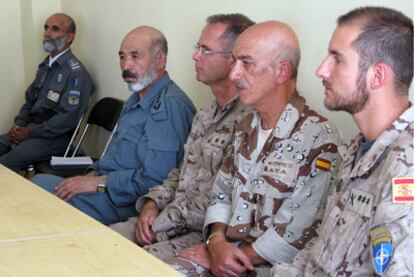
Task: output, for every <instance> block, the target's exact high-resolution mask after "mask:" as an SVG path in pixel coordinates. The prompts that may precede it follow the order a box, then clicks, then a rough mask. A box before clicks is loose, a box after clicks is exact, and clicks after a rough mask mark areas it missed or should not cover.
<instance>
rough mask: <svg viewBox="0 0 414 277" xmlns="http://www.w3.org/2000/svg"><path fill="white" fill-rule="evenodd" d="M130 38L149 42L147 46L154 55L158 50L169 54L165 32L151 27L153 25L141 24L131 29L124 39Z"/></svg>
mask: <svg viewBox="0 0 414 277" xmlns="http://www.w3.org/2000/svg"><path fill="white" fill-rule="evenodd" d="M128 39H132V40H135V39H139V40H140V41H143V42H145V43H146V44H147V47H149V49H151V52H152V54H153V56H155V55H156V54H157V53H158V52H160V51H162V52H163V53H164V54H165V55H167V54H168V44H167V39H166V38H165V36H164V34H163V33H161V32H160V31H159V30H158V29H156V28H154V27H151V26H140V27H137V28H135V29H133V30H132V31H130V32H129V33H128V34H127V35H126V36H125V38H124V40H123V41H122V43H124V42H125V40H128Z"/></svg>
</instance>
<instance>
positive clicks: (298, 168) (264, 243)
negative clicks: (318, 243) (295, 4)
mask: <svg viewBox="0 0 414 277" xmlns="http://www.w3.org/2000/svg"><path fill="white" fill-rule="evenodd" d="M233 57H234V59H235V64H234V67H233V69H232V71H231V74H230V78H231V79H232V81H233V82H234V83H235V85H236V86H237V87H238V88H239V92H240V100H241V101H242V102H243V103H245V104H247V105H249V106H251V107H253V108H254V109H255V112H253V113H250V114H248V115H247V116H245V118H244V119H243V120H242V121H241V122H240V123H239V124H236V126H235V131H234V137H233V148H232V151H231V152H230V153H229V154H228V155H227V156H226V158H225V160H224V162H223V165H222V167H221V168H220V171H219V173H218V174H217V177H216V180H215V183H214V187H213V194H214V195H213V200H212V203H211V205H210V207H209V208H208V210H207V214H206V220H205V223H204V226H205V228H204V234H205V236H206V237H207V236H208V238H207V241H206V244H200V245H197V246H195V247H192V248H189V249H186V250H184V251H183V252H182V253H181V254H180V257H179V258H175V259H170V260H167V262H168V263H169V264H172V265H173V266H174V267H175V268H176V269H178V270H179V271H180V272H182V273H184V274H186V275H194V274H206V271H207V270H208V269H211V272H212V273H213V274H214V275H216V276H238V275H240V274H243V273H245V272H247V271H252V270H255V271H256V273H257V274H259V275H261V274H263V273H264V272H267V275H269V271H270V263H275V262H278V261H285V262H288V261H290V260H291V259H292V258H293V257H294V256H295V254H296V253H297V252H298V251H299V250H300V249H302V248H303V247H304V246H305V243H306V242H307V241H308V240H309V239H311V238H312V237H313V236H314V235H315V229H316V228H317V226H318V225H319V223H320V219H321V218H322V214H323V208H324V203H325V198H326V195H327V193H328V190H329V187H330V184H331V180H332V175H333V173H334V172H335V169H336V165H337V162H338V160H337V146H336V144H337V142H338V141H337V140H338V138H337V132H336V130H335V129H334V128H333V127H332V126H331V125H330V124H328V122H327V121H326V119H325V118H323V117H322V116H320V115H319V114H317V113H316V112H315V111H313V110H312V109H310V108H309V107H308V106H307V105H306V104H305V99H304V98H303V97H301V96H299V95H298V92H297V91H296V76H297V69H298V64H299V60H300V50H299V44H298V41H297V38H296V35H295V33H294V31H293V30H292V29H291V28H290V27H289V26H288V25H286V24H284V23H282V22H277V21H270V22H264V23H260V24H256V25H254V26H252V27H249V28H248V29H247V30H246V31H245V32H243V33H242V34H241V36H240V37H239V38H238V40H237V42H236V45H235V48H234V50H233ZM182 258H186V260H185V259H182Z"/></svg>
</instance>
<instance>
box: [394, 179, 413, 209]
mask: <svg viewBox="0 0 414 277" xmlns="http://www.w3.org/2000/svg"><path fill="white" fill-rule="evenodd" d="M392 202H393V203H414V177H399V178H392Z"/></svg>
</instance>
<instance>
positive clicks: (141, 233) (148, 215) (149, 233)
mask: <svg viewBox="0 0 414 277" xmlns="http://www.w3.org/2000/svg"><path fill="white" fill-rule="evenodd" d="M158 214H159V211H158V208H157V205H156V204H155V202H154V201H153V200H147V202H146V203H145V204H144V206H143V208H142V212H141V214H140V215H139V216H138V219H137V225H136V229H135V235H136V237H137V242H138V245H140V246H144V245H148V244H151V243H153V242H154V241H155V237H156V234H155V233H154V231H153V230H152V223H153V222H154V220H155V218H157V216H158Z"/></svg>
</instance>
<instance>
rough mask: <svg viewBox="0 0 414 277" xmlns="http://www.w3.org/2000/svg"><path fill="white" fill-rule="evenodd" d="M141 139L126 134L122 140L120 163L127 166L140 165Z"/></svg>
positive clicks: (118, 157) (119, 155)
mask: <svg viewBox="0 0 414 277" xmlns="http://www.w3.org/2000/svg"><path fill="white" fill-rule="evenodd" d="M138 143H139V141H138V139H137V138H136V137H134V136H132V135H129V134H125V135H124V136H123V137H122V139H121V142H120V146H119V153H118V155H117V159H118V163H119V164H120V165H122V167H125V168H136V167H137V165H138V153H137V145H138Z"/></svg>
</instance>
